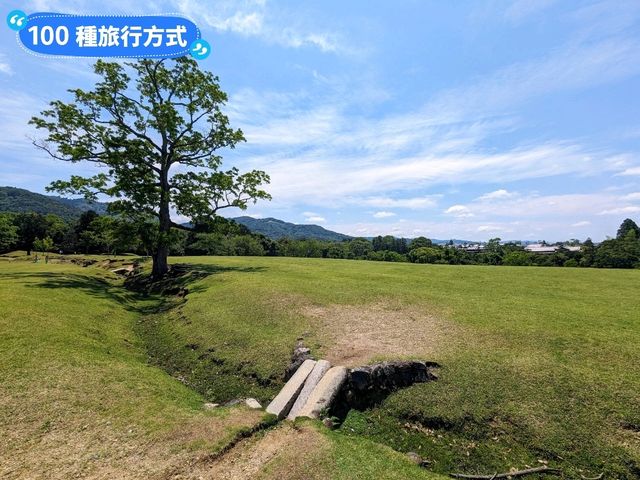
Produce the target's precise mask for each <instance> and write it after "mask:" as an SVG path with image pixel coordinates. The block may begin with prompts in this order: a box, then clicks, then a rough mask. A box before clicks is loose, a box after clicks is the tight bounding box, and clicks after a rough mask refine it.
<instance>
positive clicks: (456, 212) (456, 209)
mask: <svg viewBox="0 0 640 480" xmlns="http://www.w3.org/2000/svg"><path fill="white" fill-rule="evenodd" d="M444 213H446V214H447V215H453V216H454V217H458V218H465V217H473V213H471V212H470V211H469V207H465V206H464V205H452V206H451V207H449V208H447V209H446V210H445V211H444Z"/></svg>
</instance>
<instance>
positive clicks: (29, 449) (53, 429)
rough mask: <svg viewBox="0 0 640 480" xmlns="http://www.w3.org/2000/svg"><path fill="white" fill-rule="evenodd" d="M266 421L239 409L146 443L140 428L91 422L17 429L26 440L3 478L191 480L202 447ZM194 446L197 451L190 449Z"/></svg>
mask: <svg viewBox="0 0 640 480" xmlns="http://www.w3.org/2000/svg"><path fill="white" fill-rule="evenodd" d="M261 418H262V412H259V411H255V410H248V409H244V408H238V409H233V410H232V411H231V412H229V414H228V415H226V416H219V417H218V416H201V417H198V418H195V419H192V420H190V421H189V422H188V423H186V424H183V425H181V426H180V427H179V428H178V429H176V430H175V431H174V432H171V433H169V434H164V435H161V436H159V437H158V438H156V439H150V438H148V437H146V438H145V435H144V434H141V433H140V432H138V428H136V426H134V425H132V426H131V428H129V429H127V430H125V431H122V430H121V429H119V428H114V427H113V426H112V425H111V423H110V422H106V421H104V420H98V419H96V418H87V417H84V418H77V417H74V418H65V419H64V423H62V424H58V423H54V424H52V425H51V426H50V427H48V426H44V427H40V429H32V430H31V431H27V430H26V429H22V430H21V431H18V429H17V428H16V425H14V427H13V428H12V431H13V432H14V435H15V436H22V438H21V439H20V441H19V442H16V440H18V439H17V438H14V442H15V443H18V444H19V446H18V445H16V447H17V448H15V449H14V450H13V451H12V452H11V455H8V456H6V457H5V458H2V461H1V462H0V464H1V467H0V478H3V479H4V478H7V479H18V478H96V479H97V478H122V479H124V478H126V479H150V478H185V477H182V476H181V473H180V472H184V471H189V470H190V469H191V465H193V464H194V463H197V461H198V456H199V455H202V454H201V453H200V454H199V453H198V451H197V450H198V449H197V446H198V444H209V445H212V444H215V443H217V442H221V443H224V442H225V441H226V440H228V439H229V438H230V437H231V436H233V430H234V429H237V428H240V427H243V428H245V427H248V426H252V425H254V424H256V423H258V422H259V421H260V419H261ZM77 420H83V421H84V422H87V423H85V424H82V423H79V422H78V421H77ZM20 434H22V435H20ZM190 445H193V450H194V451H190V450H189V448H185V447H189V446H190ZM0 457H2V456H0ZM186 478H193V477H191V476H188V477H186Z"/></svg>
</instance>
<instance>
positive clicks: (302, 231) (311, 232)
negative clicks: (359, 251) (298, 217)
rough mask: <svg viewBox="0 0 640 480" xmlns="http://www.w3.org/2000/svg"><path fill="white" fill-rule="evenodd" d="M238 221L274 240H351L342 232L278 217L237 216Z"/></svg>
mask: <svg viewBox="0 0 640 480" xmlns="http://www.w3.org/2000/svg"><path fill="white" fill-rule="evenodd" d="M233 220H234V221H236V222H237V223H239V224H241V225H244V226H245V227H247V228H248V229H249V230H251V231H252V232H253V233H261V234H262V235H264V236H265V237H269V238H271V239H274V240H278V239H280V238H285V237H287V238H295V239H314V240H329V241H337V242H339V241H341V240H349V239H350V238H351V237H350V236H348V235H344V234H342V233H337V232H332V231H331V230H327V229H326V228H322V227H321V226H319V225H299V224H296V223H289V222H284V221H282V220H278V219H277V218H253V217H236V218H234V219H233Z"/></svg>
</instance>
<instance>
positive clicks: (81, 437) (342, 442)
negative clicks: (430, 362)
mask: <svg viewBox="0 0 640 480" xmlns="http://www.w3.org/2000/svg"><path fill="white" fill-rule="evenodd" d="M14 257H19V255H16V256H14ZM211 279H213V277H211ZM202 294H203V295H204V294H205V292H204V291H203V292H202ZM195 296H196V294H195V293H194V297H195ZM158 308H166V304H165V302H162V301H161V299H160V298H159V297H154V296H150V297H141V296H138V295H134V294H132V293H131V292H128V291H127V290H125V289H124V288H123V287H122V281H121V280H120V279H118V278H116V276H115V275H112V274H111V273H110V272H108V271H107V270H105V269H104V268H101V267H100V266H91V267H86V268H83V267H80V266H77V265H72V264H58V263H49V264H43V263H38V264H34V263H31V262H26V261H20V260H15V261H9V260H8V258H7V257H5V258H4V259H2V260H0V438H1V439H2V440H1V441H0V478H3V479H4V478H7V479H22V478H43V479H44V478H47V479H49V478H60V479H67V478H140V479H147V478H162V479H169V478H181V479H185V478H247V477H254V476H256V477H260V478H267V479H268V478H282V475H281V472H280V471H279V469H278V468H276V467H278V466H279V465H280V466H282V467H283V468H290V469H291V471H292V472H294V473H293V474H292V476H291V477H290V478H376V476H375V473H376V472H378V473H380V472H382V473H381V474H382V475H384V476H388V477H389V478H407V477H415V478H435V476H434V475H433V474H430V473H429V472H423V471H420V470H419V469H418V467H416V466H414V465H412V464H411V463H410V462H408V461H407V460H406V458H404V456H403V455H401V454H400V453H397V452H395V451H393V450H392V449H390V448H388V447H384V446H380V445H377V444H374V443H372V442H371V441H369V440H367V439H365V438H360V437H359V438H346V437H340V438H338V439H336V440H333V437H332V436H331V435H332V434H331V433H330V432H328V431H326V429H325V430H323V429H322V428H319V427H318V426H317V425H312V426H302V427H297V428H296V429H295V430H294V429H289V430H291V432H289V431H288V427H277V428H271V429H270V430H268V431H266V433H264V434H260V433H259V434H258V435H257V436H256V438H255V439H251V441H250V442H248V443H247V445H246V446H244V445H242V448H241V449H234V450H233V451H232V454H231V455H227V456H226V457H230V458H231V459H233V458H234V456H240V455H245V456H247V461H246V462H245V463H242V462H241V463H237V462H232V461H231V460H227V459H226V457H225V459H224V460H223V461H218V460H217V459H216V455H217V454H218V453H219V452H221V451H223V450H224V449H225V448H226V447H227V445H229V443H230V442H232V440H233V439H234V438H237V436H239V435H242V434H243V433H244V432H248V431H250V430H251V429H255V428H256V427H258V426H259V425H262V424H268V423H269V421H270V419H269V418H268V417H267V416H265V415H264V413H262V412H261V411H255V410H249V409H248V408H246V407H244V406H242V405H238V406H234V407H220V408H217V409H214V410H204V409H203V404H204V402H205V400H206V398H205V396H203V395H201V394H200V393H198V392H197V391H196V390H195V389H194V388H190V386H188V385H185V384H188V383H189V382H188V380H185V378H184V377H180V376H179V375H176V376H171V375H169V374H167V373H166V372H165V371H163V370H162V369H160V368H157V367H155V366H153V365H152V364H151V362H150V361H149V360H150V359H149V357H148V353H147V350H146V338H145V337H143V336H141V332H144V331H147V327H146V324H147V323H148V322H153V321H154V319H156V320H157V319H158V316H157V315H156V316H149V315H148V313H149V312H150V311H155V310H157V309H158ZM173 312H174V310H171V311H169V312H168V313H167V315H169V314H172V313H173ZM256 360H257V361H258V363H259V362H260V358H258V357H256ZM178 377H179V378H178ZM233 385H234V388H235V390H234V392H235V393H237V394H238V395H240V394H242V396H247V395H248V394H249V392H250V391H251V386H250V385H249V384H247V385H246V388H245V390H244V391H243V390H242V389H241V388H240V384H238V383H234V384H233ZM209 396H210V395H209ZM283 439H284V440H283ZM285 440H286V442H292V441H294V442H295V441H303V442H307V443H308V444H309V445H310V446H311V447H313V448H310V449H309V450H308V451H302V452H299V455H296V456H295V457H291V455H290V453H288V452H290V451H295V450H293V449H274V445H278V441H279V442H280V444H281V445H284V444H285V443H284V442H285ZM259 442H262V443H261V444H259V445H257V444H258V443H259ZM265 443H266V445H267V448H266V449H262V450H256V448H257V447H261V448H262V447H263V446H264V445H263V444H265ZM372 445H373V447H372ZM372 448H375V450H374V451H375V452H376V458H375V459H369V456H370V453H369V452H371V451H372ZM269 449H271V450H269ZM236 450H240V451H239V452H236ZM298 450H299V449H298ZM264 451H266V452H270V453H269V455H268V456H266V457H265V456H264V453H261V452H264ZM260 455H262V457H261V456H260ZM345 455H346V456H348V458H345ZM243 458H244V457H243ZM360 458H367V459H369V460H371V465H375V466H376V467H375V470H370V471H369V472H368V473H367V469H364V470H362V471H360V466H359V465H358V463H359V462H358V459H360ZM307 467H309V468H311V467H312V468H313V470H312V471H311V473H312V474H311V475H309V474H308V472H309V471H310V470H309V468H307ZM367 468H369V467H367ZM295 472H297V473H295Z"/></svg>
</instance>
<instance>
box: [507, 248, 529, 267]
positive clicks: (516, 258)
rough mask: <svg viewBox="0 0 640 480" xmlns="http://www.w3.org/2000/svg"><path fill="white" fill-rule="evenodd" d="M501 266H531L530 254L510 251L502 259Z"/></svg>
mask: <svg viewBox="0 0 640 480" xmlns="http://www.w3.org/2000/svg"><path fill="white" fill-rule="evenodd" d="M502 263H503V265H511V266H518V267H524V266H527V265H532V264H533V259H532V258H531V254H529V253H527V252H525V251H511V252H509V253H507V254H506V255H505V256H504V257H503V258H502Z"/></svg>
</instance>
